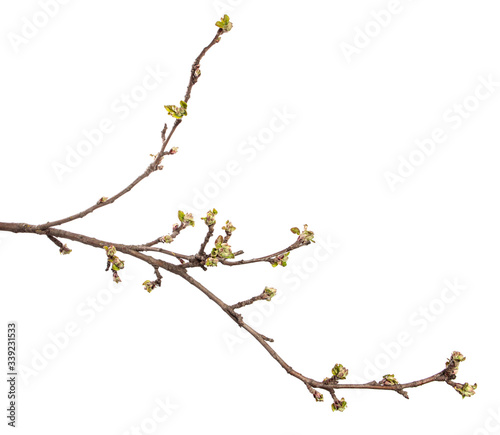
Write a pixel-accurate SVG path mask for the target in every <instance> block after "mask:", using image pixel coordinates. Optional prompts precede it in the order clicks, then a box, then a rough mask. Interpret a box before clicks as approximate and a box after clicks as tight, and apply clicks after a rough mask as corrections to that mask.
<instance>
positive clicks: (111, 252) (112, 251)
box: [103, 245, 116, 257]
mask: <svg viewBox="0 0 500 435" xmlns="http://www.w3.org/2000/svg"><path fill="white" fill-rule="evenodd" d="M103 248H104V249H105V250H106V254H107V255H108V257H113V256H114V255H115V254H116V248H115V247H114V246H113V245H111V246H109V247H108V246H103Z"/></svg>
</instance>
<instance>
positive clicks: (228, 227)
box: [222, 221, 236, 234]
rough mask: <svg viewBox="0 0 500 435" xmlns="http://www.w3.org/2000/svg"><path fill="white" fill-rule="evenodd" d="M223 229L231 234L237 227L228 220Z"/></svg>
mask: <svg viewBox="0 0 500 435" xmlns="http://www.w3.org/2000/svg"><path fill="white" fill-rule="evenodd" d="M222 229H223V230H224V231H225V232H226V234H231V233H232V232H233V231H235V230H236V227H234V226H233V224H232V223H231V222H229V221H226V225H224V226H223V227H222Z"/></svg>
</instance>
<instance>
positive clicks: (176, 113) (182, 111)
mask: <svg viewBox="0 0 500 435" xmlns="http://www.w3.org/2000/svg"><path fill="white" fill-rule="evenodd" d="M180 105H181V107H177V106H174V105H170V106H163V107H165V109H166V110H167V112H168V114H169V115H170V116H172V117H174V118H176V119H181V118H182V117H183V116H187V111H186V108H187V104H186V103H185V102H184V101H181V102H180Z"/></svg>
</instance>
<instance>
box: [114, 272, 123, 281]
mask: <svg viewBox="0 0 500 435" xmlns="http://www.w3.org/2000/svg"><path fill="white" fill-rule="evenodd" d="M113 281H114V282H116V283H117V284H118V283H120V282H122V280H121V279H120V277H119V276H118V272H117V271H116V270H113Z"/></svg>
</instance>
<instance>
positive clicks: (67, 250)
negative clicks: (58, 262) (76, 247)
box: [59, 243, 72, 255]
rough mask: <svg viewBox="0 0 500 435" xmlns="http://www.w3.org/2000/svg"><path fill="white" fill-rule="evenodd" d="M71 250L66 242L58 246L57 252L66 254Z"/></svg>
mask: <svg viewBox="0 0 500 435" xmlns="http://www.w3.org/2000/svg"><path fill="white" fill-rule="evenodd" d="M71 251H72V249H69V248H68V245H66V243H65V244H64V245H63V247H62V248H59V253H60V254H62V255H68V254H70V253H71Z"/></svg>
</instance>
